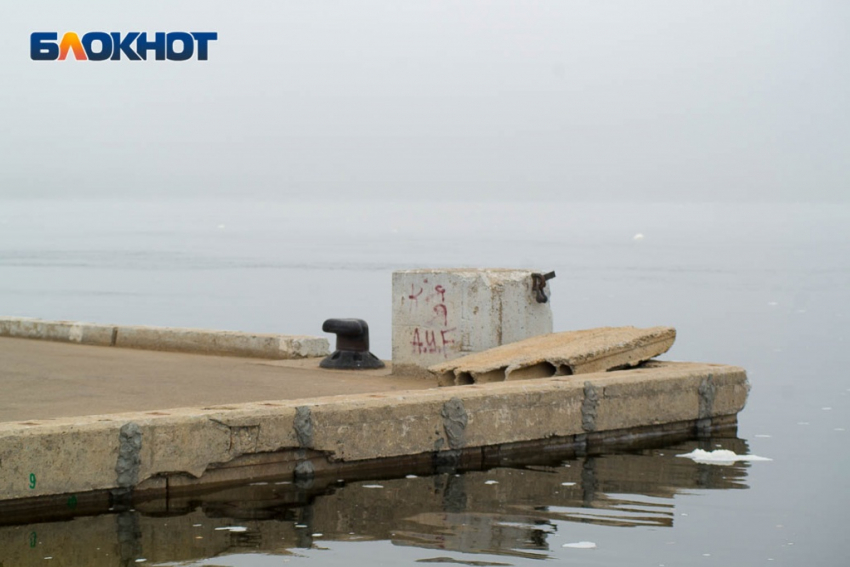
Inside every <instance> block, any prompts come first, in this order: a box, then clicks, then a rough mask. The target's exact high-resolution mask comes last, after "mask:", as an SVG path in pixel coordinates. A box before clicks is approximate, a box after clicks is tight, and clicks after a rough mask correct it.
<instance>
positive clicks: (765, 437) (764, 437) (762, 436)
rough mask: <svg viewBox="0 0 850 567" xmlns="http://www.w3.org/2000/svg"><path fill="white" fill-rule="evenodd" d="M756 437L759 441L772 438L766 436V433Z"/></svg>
mask: <svg viewBox="0 0 850 567" xmlns="http://www.w3.org/2000/svg"><path fill="white" fill-rule="evenodd" d="M756 437H759V438H761V439H770V438H771V437H773V436H772V435H767V434H766V433H762V434H759V435H756Z"/></svg>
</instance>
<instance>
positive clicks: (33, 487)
mask: <svg viewBox="0 0 850 567" xmlns="http://www.w3.org/2000/svg"><path fill="white" fill-rule="evenodd" d="M30 490H35V473H30Z"/></svg>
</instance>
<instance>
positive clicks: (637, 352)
mask: <svg viewBox="0 0 850 567" xmlns="http://www.w3.org/2000/svg"><path fill="white" fill-rule="evenodd" d="M675 340H676V329H673V328H672V327H652V328H649V329H636V328H635V327H602V328H598V329H589V330H585V331H568V332H565V333H551V334H548V335H540V336H537V337H531V338H529V339H525V340H522V341H518V342H515V343H511V344H507V345H503V346H500V347H496V348H493V349H490V350H486V351H484V352H479V353H475V354H470V355H467V356H464V357H461V358H458V359H455V360H452V361H450V362H445V363H442V364H437V365H435V366H432V367H431V368H430V369H429V370H430V371H431V373H432V374H434V375H436V377H437V383H438V384H439V385H440V386H454V385H458V386H460V385H464V384H473V383H483V382H500V381H504V380H523V379H529V378H550V377H552V376H564V375H567V376H568V375H572V374H587V373H590V372H605V371H607V370H611V369H614V368H621V367H629V366H636V365H637V364H639V363H641V362H644V361H647V360H649V359H651V358H654V357H656V356H658V355H661V354H663V353H665V352H667V351H668V350H669V349H670V347H671V346H673V342H674V341H675Z"/></svg>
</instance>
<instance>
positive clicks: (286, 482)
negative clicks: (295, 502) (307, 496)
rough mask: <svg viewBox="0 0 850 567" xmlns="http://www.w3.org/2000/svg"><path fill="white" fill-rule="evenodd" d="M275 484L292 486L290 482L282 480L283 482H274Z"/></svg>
mask: <svg viewBox="0 0 850 567" xmlns="http://www.w3.org/2000/svg"><path fill="white" fill-rule="evenodd" d="M275 484H292V482H290V481H288V480H284V481H283V482H276V483H275Z"/></svg>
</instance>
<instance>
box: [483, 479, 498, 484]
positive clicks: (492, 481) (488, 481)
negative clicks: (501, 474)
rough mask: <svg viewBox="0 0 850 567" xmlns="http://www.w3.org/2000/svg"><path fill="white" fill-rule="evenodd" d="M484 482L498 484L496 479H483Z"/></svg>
mask: <svg viewBox="0 0 850 567" xmlns="http://www.w3.org/2000/svg"><path fill="white" fill-rule="evenodd" d="M484 484H499V481H498V480H485V481H484Z"/></svg>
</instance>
